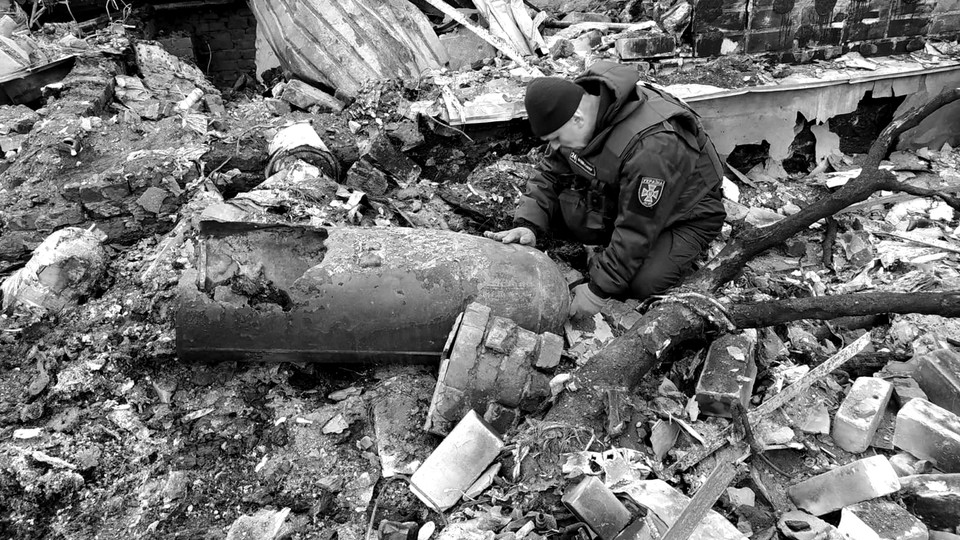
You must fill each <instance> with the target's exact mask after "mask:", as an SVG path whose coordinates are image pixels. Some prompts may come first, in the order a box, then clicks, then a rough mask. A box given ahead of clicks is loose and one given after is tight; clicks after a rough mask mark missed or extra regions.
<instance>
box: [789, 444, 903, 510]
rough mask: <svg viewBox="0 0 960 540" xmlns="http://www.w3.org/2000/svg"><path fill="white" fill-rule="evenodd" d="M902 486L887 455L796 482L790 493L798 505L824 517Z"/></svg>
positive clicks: (892, 491) (889, 492)
mask: <svg viewBox="0 0 960 540" xmlns="http://www.w3.org/2000/svg"><path fill="white" fill-rule="evenodd" d="M898 489H900V480H899V479H898V477H897V472H896V471H894V470H893V467H892V466H891V465H890V462H889V461H887V458H886V457H884V456H873V457H869V458H866V459H861V460H859V461H854V462H853V463H848V464H847V465H844V466H842V467H837V468H836V469H833V470H832V471H828V472H825V473H823V474H820V475H817V476H814V477H813V478H808V479H807V480H804V481H802V482H799V483H797V484H794V485H792V486H790V487H788V488H787V495H789V496H790V499H791V500H792V501H793V503H794V504H796V505H797V507H799V508H802V509H804V510H806V511H807V512H810V513H811V514H813V515H815V516H822V515H823V514H827V513H829V512H833V511H835V510H840V509H841V508H843V507H845V506H849V505H851V504H856V503H858V502H862V501H868V500H870V499H876V498H877V497H883V496H884V495H889V494H891V493H894V492H895V491H897V490H898Z"/></svg>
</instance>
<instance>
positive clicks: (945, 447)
mask: <svg viewBox="0 0 960 540" xmlns="http://www.w3.org/2000/svg"><path fill="white" fill-rule="evenodd" d="M893 442H894V444H895V445H896V447H897V448H900V449H902V450H906V451H907V452H910V453H911V454H913V455H915V456H917V457H919V458H924V459H929V460H930V461H932V462H934V464H935V465H936V467H937V468H938V469H940V470H942V471H944V472H960V416H957V415H956V414H953V413H952V412H950V411H948V410H946V409H944V408H942V407H938V406H936V405H934V404H933V403H930V402H929V401H927V400H925V399H913V400H910V402H909V403H907V404H906V405H905V406H904V407H903V408H901V409H900V412H898V413H897V428H896V431H895V432H894V437H893Z"/></svg>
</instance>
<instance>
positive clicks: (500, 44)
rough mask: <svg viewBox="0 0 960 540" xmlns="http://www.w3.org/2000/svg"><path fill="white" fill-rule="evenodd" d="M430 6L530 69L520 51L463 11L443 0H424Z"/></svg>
mask: <svg viewBox="0 0 960 540" xmlns="http://www.w3.org/2000/svg"><path fill="white" fill-rule="evenodd" d="M426 1H427V3H429V4H430V5H431V6H433V7H435V8H437V9H439V10H440V11H441V12H442V13H443V14H444V15H447V16H448V17H450V18H451V19H453V20H455V21H457V22H458V23H460V24H462V25H463V27H464V28H466V29H467V30H469V31H471V32H473V33H474V34H476V35H477V36H479V37H480V39H482V40H484V41H486V42H487V43H489V44H491V45H493V46H494V47H496V48H497V49H498V50H499V51H500V52H502V53H503V54H505V55H507V57H508V58H510V59H511V60H513V61H514V62H516V63H517V64H519V65H520V66H521V67H524V68H527V69H531V67H530V64H529V63H528V62H527V61H526V60H524V59H523V57H522V56H520V53H519V52H517V50H516V49H514V48H513V47H512V46H511V45H510V44H509V43H507V42H506V41H505V40H503V39H501V38H499V37H497V36H495V35H493V34H491V33H490V32H488V31H487V30H486V29H485V28H481V27H479V26H477V25H475V24H473V23H472V22H470V19H468V18H466V17H465V16H464V15H463V13H460V12H459V11H457V10H456V9H454V8H453V7H452V6H451V5H450V4H447V3H446V2H444V1H443V0H426Z"/></svg>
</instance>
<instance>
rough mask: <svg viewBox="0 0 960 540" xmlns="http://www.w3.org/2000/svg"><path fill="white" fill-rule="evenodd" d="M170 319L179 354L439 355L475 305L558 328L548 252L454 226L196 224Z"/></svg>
mask: <svg viewBox="0 0 960 540" xmlns="http://www.w3.org/2000/svg"><path fill="white" fill-rule="evenodd" d="M198 251H199V260H198V261H197V265H196V268H197V270H195V271H192V270H191V271H187V272H184V275H183V277H182V278H181V281H180V286H179V306H178V310H177V315H176V330H177V352H178V355H179V356H180V358H181V359H183V360H211V361H218V360H256V361H268V360H280V361H314V362H363V361H385V362H438V361H439V360H440V355H441V352H442V350H443V346H444V343H445V341H446V339H447V335H448V334H449V333H450V330H451V329H452V328H453V325H454V323H455V322H456V319H457V316H458V315H459V314H460V313H461V312H462V311H463V310H464V307H465V306H466V305H467V304H469V303H470V302H481V303H483V304H485V305H487V306H489V307H490V309H491V312H492V313H494V314H495V315H499V316H502V317H506V318H508V319H511V320H513V321H514V322H516V323H517V324H518V325H519V326H520V327H521V328H525V329H528V330H530V331H532V332H537V333H540V332H547V331H549V332H558V331H559V330H560V328H561V327H562V325H563V322H564V320H565V318H566V313H567V309H568V306H569V302H570V298H569V294H568V291H567V284H566V281H565V280H564V277H563V275H562V273H561V272H560V269H559V268H558V267H557V266H556V264H554V263H553V261H551V260H550V259H549V257H547V256H546V255H545V254H544V253H542V252H540V251H537V250H535V249H531V248H528V247H525V246H519V245H516V244H501V243H499V242H495V241H493V240H488V239H485V238H480V237H477V236H471V235H467V234H461V233H454V232H449V231H440V230H428V229H405V228H399V227H394V228H355V227H331V228H312V227H303V226H290V225H265V224H252V223H225V222H203V223H202V224H201V238H200V245H199V250H198Z"/></svg>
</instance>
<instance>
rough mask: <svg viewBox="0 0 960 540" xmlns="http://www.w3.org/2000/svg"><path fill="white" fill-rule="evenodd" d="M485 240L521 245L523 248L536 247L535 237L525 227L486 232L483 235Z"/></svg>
mask: <svg viewBox="0 0 960 540" xmlns="http://www.w3.org/2000/svg"><path fill="white" fill-rule="evenodd" d="M483 235H484V236H486V237H487V238H492V239H494V240H499V241H500V242H503V243H504V244H513V243H517V244H521V245H524V246H531V247H533V246H535V245H537V235H536V234H534V232H533V231H532V230H530V229H528V228H527V227H514V228H513V229H510V230H509V231H500V232H490V231H487V232H485V233H483Z"/></svg>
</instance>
